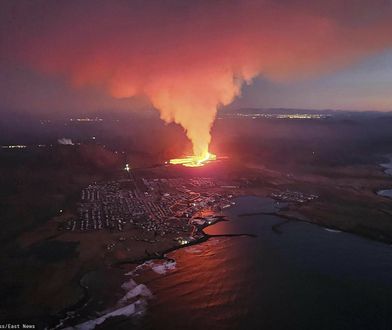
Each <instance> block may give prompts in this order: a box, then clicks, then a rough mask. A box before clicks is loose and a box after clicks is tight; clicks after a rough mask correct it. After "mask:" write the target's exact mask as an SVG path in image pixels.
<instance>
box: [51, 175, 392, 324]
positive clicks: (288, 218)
mask: <svg viewBox="0 0 392 330" xmlns="http://www.w3.org/2000/svg"><path fill="white" fill-rule="evenodd" d="M387 175H389V174H387ZM244 196H247V195H244ZM249 196H250V195H249ZM253 196H256V197H261V198H267V197H268V196H260V195H253ZM283 212H286V213H282V212H281V211H273V212H250V213H241V214H238V215H237V216H238V217H249V216H257V215H271V216H277V217H279V218H281V219H282V220H283V221H282V222H279V223H277V224H275V225H273V226H272V230H273V231H274V232H275V233H276V234H281V233H282V232H281V231H280V230H279V228H280V227H281V226H283V225H285V224H287V223H289V222H293V221H296V222H303V223H309V224H312V225H316V226H318V227H321V228H323V229H330V230H334V231H339V232H343V233H346V234H353V235H356V236H358V237H361V238H364V239H368V240H371V241H375V242H380V243H384V244H387V245H391V244H392V239H389V238H385V237H380V236H373V235H369V234H365V233H360V232H356V231H353V230H348V229H343V228H340V227H339V226H333V225H330V224H326V223H317V222H313V221H311V220H309V219H307V218H305V217H304V216H302V215H301V214H300V213H298V215H293V214H289V212H291V211H290V210H286V211H283ZM294 212H295V211H294ZM222 221H231V220H230V219H228V218H227V216H225V215H219V216H217V218H216V220H215V221H213V222H212V223H209V224H208V223H207V224H203V225H197V224H194V228H195V230H194V233H195V234H196V235H197V234H199V235H201V236H200V237H198V238H194V240H192V241H190V242H188V243H186V244H182V245H175V246H172V247H170V248H168V249H165V250H162V251H159V252H155V253H152V254H150V255H147V256H144V257H140V258H132V259H124V260H120V261H116V262H113V263H112V264H110V267H119V268H121V266H122V265H132V264H134V265H141V264H143V263H144V262H147V261H151V260H167V261H175V260H174V259H172V258H170V257H168V256H167V254H169V253H171V252H174V251H177V250H179V249H182V248H187V247H190V246H194V245H197V244H201V243H204V242H206V241H208V240H209V239H210V238H214V237H257V235H254V234H248V233H239V234H217V235H210V234H207V233H205V232H204V229H205V228H207V227H209V226H213V225H215V224H217V223H219V222H222ZM196 235H195V236H196ZM192 237H194V236H192ZM90 271H91V270H90ZM86 274H87V273H85V274H83V275H82V276H81V277H80V280H79V286H80V287H81V288H82V289H83V296H82V297H81V298H80V300H79V301H78V302H76V303H75V304H73V305H72V306H70V307H67V308H65V309H64V310H63V311H61V312H59V313H58V314H57V315H59V317H58V318H56V320H58V322H57V323H56V325H54V326H53V327H51V326H49V329H58V328H59V327H61V326H62V324H61V323H60V322H62V321H63V320H64V319H66V318H67V317H68V313H70V312H74V313H77V312H78V310H80V309H81V308H83V307H84V305H85V304H86V303H87V302H88V300H89V298H90V296H91V295H90V293H89V291H88V287H85V286H83V285H82V283H81V281H82V279H83V277H84V276H85V275H86ZM49 318H50V317H48V319H49ZM53 323H54V322H50V324H53Z"/></svg>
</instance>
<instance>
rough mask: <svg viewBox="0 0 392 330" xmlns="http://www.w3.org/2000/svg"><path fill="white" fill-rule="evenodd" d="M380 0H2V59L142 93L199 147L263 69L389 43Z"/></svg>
mask: <svg viewBox="0 0 392 330" xmlns="http://www.w3.org/2000/svg"><path fill="white" fill-rule="evenodd" d="M391 6H392V5H391V2H389V1H382V0H339V1H338V0H330V1H321V0H319V1H317V0H314V1H305V0H293V1H288V0H260V1H256V0H241V1H239V0H238V1H235V0H228V1H219V0H218V1H202V0H196V1H192V2H189V1H181V0H178V1H175V0H173V1H171V0H168V1H154V0H153V1H141V0H135V1H124V0H118V1H110V2H109V1H101V0H98V1H34V2H32V1H25V2H23V1H10V2H8V3H7V4H6V5H4V6H3V7H5V8H4V10H3V13H2V14H0V15H1V16H0V19H1V22H2V23H0V24H1V26H0V28H1V31H2V32H1V39H0V40H1V41H0V42H1V44H0V46H1V49H2V53H3V56H2V57H3V59H4V58H7V60H12V61H15V62H18V63H19V62H20V63H23V64H24V65H27V66H29V67H31V68H33V69H34V70H39V71H40V72H41V73H44V74H52V75H61V76H65V77H67V78H68V79H70V81H71V82H72V83H73V84H74V85H75V86H86V85H94V86H96V87H98V88H102V89H104V90H106V91H107V92H109V93H110V94H111V95H112V96H114V97H116V98H128V97H132V96H134V95H139V94H140V95H146V96H147V97H148V98H149V100H150V101H151V103H152V104H153V106H154V107H155V108H156V109H158V110H159V112H160V115H161V118H162V119H163V120H164V121H165V122H175V123H177V124H179V125H181V126H182V127H183V128H184V130H185V132H186V134H187V136H188V138H189V139H190V140H191V141H192V143H193V149H194V150H193V151H194V154H195V155H198V156H202V155H205V153H206V152H207V151H208V145H209V143H210V140H211V136H210V129H211V126H212V124H213V122H214V118H215V115H216V111H217V109H218V108H219V107H220V106H222V105H227V104H229V103H230V102H231V101H232V100H233V99H234V98H235V97H236V96H238V95H239V94H240V90H241V86H242V85H243V84H244V83H250V82H251V80H252V79H253V78H254V77H256V76H258V75H264V76H266V77H268V78H269V79H273V80H287V79H293V78H303V77H306V76H308V75H314V74H318V73H319V72H323V71H329V70H334V69H336V68H338V67H340V66H343V65H347V64H349V63H352V62H353V61H356V60H358V59H360V58H362V57H364V56H367V55H370V54H372V53H374V52H380V51H382V50H385V49H387V48H389V47H391V46H392V8H391Z"/></svg>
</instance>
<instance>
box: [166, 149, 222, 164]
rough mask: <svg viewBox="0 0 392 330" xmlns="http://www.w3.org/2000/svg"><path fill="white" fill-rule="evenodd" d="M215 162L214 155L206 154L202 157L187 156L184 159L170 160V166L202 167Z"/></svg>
mask: <svg viewBox="0 0 392 330" xmlns="http://www.w3.org/2000/svg"><path fill="white" fill-rule="evenodd" d="M214 160H216V155H214V154H211V153H209V152H206V154H205V155H204V156H196V155H193V156H187V157H184V158H175V159H171V160H170V164H173V165H184V166H187V167H199V166H204V165H205V164H207V163H208V162H211V161H214Z"/></svg>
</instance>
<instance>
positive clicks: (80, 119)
mask: <svg viewBox="0 0 392 330" xmlns="http://www.w3.org/2000/svg"><path fill="white" fill-rule="evenodd" d="M69 121H78V122H91V121H103V119H102V118H97V117H95V118H70V120H69Z"/></svg>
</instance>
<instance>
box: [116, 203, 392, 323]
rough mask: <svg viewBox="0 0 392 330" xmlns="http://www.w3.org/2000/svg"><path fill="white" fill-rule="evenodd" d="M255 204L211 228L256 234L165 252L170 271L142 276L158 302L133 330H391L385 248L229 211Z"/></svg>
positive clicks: (390, 254) (391, 255) (391, 267)
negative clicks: (170, 261) (276, 227)
mask: <svg viewBox="0 0 392 330" xmlns="http://www.w3.org/2000/svg"><path fill="white" fill-rule="evenodd" d="M255 202H256V203H258V202H257V201H256V200H255V199H254V198H253V197H252V198H242V199H240V200H237V204H236V206H235V207H234V208H232V209H231V210H230V217H231V218H232V221H229V222H221V223H218V224H216V225H214V226H212V227H210V228H209V229H208V232H209V233H214V234H218V233H219V234H223V233H227V232H230V233H245V232H248V233H253V234H257V237H256V238H252V237H230V238H224V237H220V238H213V239H211V240H209V241H208V242H206V243H203V244H200V245H197V246H192V247H188V248H185V249H181V250H178V251H176V252H174V253H172V254H171V255H170V256H171V257H173V258H174V259H175V260H176V269H173V270H171V271H169V272H167V273H166V274H165V275H163V276H155V277H152V278H151V277H150V278H149V279H145V284H146V285H147V286H148V287H149V288H150V289H151V291H152V292H153V294H154V296H155V298H154V299H153V300H152V301H151V305H150V306H149V309H148V311H147V314H146V315H145V317H143V318H142V320H141V323H140V324H139V326H140V328H143V329H161V328H163V329H208V328H211V329H212V328H213V329H390V328H391V327H392V319H391V316H390V310H391V308H392V282H391V278H392V250H391V248H390V247H389V246H387V245H385V244H381V243H377V242H372V241H369V240H365V239H362V238H359V237H356V236H354V235H350V234H345V233H335V232H329V231H326V230H324V229H323V228H320V227H317V226H314V225H310V224H306V223H295V222H290V223H288V224H285V225H284V226H282V227H281V233H280V234H277V233H276V232H274V231H273V230H272V229H271V227H272V226H273V225H274V224H276V223H279V222H281V221H282V220H281V219H279V218H278V217H275V216H265V215H259V216H249V217H236V215H238V214H241V213H244V212H245V211H248V210H249V208H248V207H249V205H248V204H249V203H251V204H253V203H255ZM259 202H260V201H259ZM261 202H262V203H266V205H264V206H265V207H269V206H271V205H270V203H271V201H267V200H266V199H263V200H262V201H261ZM253 206H255V204H253ZM139 280H140V279H139ZM124 322H125V323H124ZM128 322H130V321H128ZM121 324H122V325H126V324H127V321H123V322H122V323H121Z"/></svg>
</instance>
